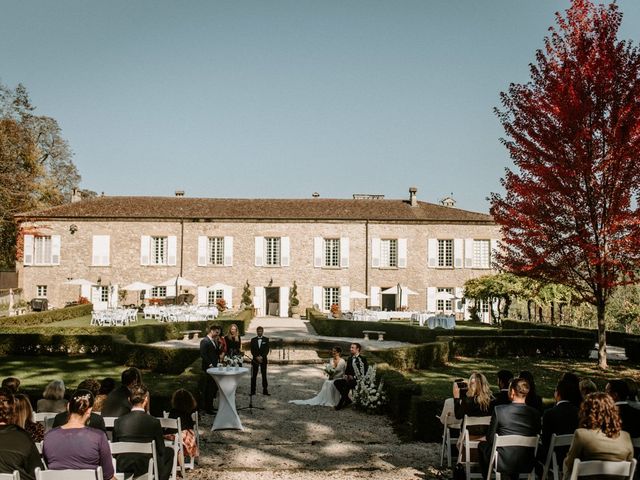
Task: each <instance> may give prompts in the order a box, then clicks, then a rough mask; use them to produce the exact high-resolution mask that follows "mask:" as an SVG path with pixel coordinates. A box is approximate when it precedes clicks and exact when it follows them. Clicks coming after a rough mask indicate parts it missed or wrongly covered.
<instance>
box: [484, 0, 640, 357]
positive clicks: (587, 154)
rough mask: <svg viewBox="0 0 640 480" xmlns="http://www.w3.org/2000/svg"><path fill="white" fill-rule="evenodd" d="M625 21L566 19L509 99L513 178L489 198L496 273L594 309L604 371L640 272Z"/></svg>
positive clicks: (637, 95) (602, 13)
mask: <svg viewBox="0 0 640 480" xmlns="http://www.w3.org/2000/svg"><path fill="white" fill-rule="evenodd" d="M621 20H622V14H621V13H620V12H619V11H618V8H617V6H616V5H615V4H610V5H594V4H593V3H592V2H591V1H588V0H573V2H572V4H571V6H570V8H569V9H568V10H567V11H566V12H565V14H564V15H562V14H560V13H557V14H556V23H557V25H556V26H555V27H552V28H550V29H549V32H550V33H549V36H548V37H546V38H545V41H544V49H542V50H539V51H538V52H537V54H536V61H535V63H534V64H532V65H531V67H530V70H531V79H530V81H529V82H528V83H525V84H511V85H510V86H509V90H508V91H507V92H503V93H502V94H501V103H502V108H498V109H496V113H497V115H498V117H499V119H500V121H501V123H502V125H503V127H504V130H505V134H506V135H505V138H503V139H502V140H501V141H502V143H503V144H504V145H505V146H506V148H507V150H508V151H509V154H510V156H511V158H512V160H513V161H514V163H515V168H514V169H513V170H509V169H507V171H506V175H505V178H503V179H502V185H503V186H504V188H505V191H506V192H505V194H504V195H500V194H497V193H493V194H492V195H491V213H492V214H493V216H494V218H495V220H496V222H497V223H498V224H499V225H500V226H501V230H502V235H503V244H502V246H503V249H502V251H501V253H500V254H499V255H498V257H497V261H498V263H499V264H500V265H502V266H503V267H504V268H505V269H507V270H510V271H512V272H515V273H518V274H522V275H527V276H530V277H533V278H537V279H541V280H546V281H552V282H557V283H561V284H565V285H568V286H570V287H573V288H574V289H575V290H576V291H577V292H578V293H579V294H580V295H581V296H582V298H583V299H584V300H585V301H587V302H589V303H591V304H593V305H594V306H595V307H596V310H597V317H598V318H597V320H598V342H599V345H600V346H599V350H598V364H599V366H600V367H601V368H606V367H607V357H606V335H605V310H606V305H607V300H608V299H609V298H610V295H611V293H612V291H613V289H615V287H616V286H618V285H621V284H625V283H630V282H634V281H635V278H634V273H635V272H637V271H638V267H639V266H640V228H639V220H640V211H639V210H638V200H639V198H638V197H639V192H640V55H639V52H638V49H637V47H635V46H634V45H633V44H632V43H631V42H628V41H622V40H618V38H617V36H618V29H619V27H620V23H621Z"/></svg>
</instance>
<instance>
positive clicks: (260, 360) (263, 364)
mask: <svg viewBox="0 0 640 480" xmlns="http://www.w3.org/2000/svg"><path fill="white" fill-rule="evenodd" d="M256 333H257V334H258V336H257V337H253V338H252V339H251V356H252V357H253V358H252V359H251V395H255V394H256V380H257V378H258V370H260V374H261V375H262V394H263V395H270V393H269V388H268V387H269V384H268V382H267V356H268V355H269V339H268V338H267V337H265V336H263V335H262V334H263V333H264V328H262V327H258V328H257V329H256Z"/></svg>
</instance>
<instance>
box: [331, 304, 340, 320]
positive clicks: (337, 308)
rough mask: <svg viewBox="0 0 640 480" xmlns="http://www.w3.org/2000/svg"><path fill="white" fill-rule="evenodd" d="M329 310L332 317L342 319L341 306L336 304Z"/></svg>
mask: <svg viewBox="0 0 640 480" xmlns="http://www.w3.org/2000/svg"><path fill="white" fill-rule="evenodd" d="M329 310H330V311H331V316H332V317H333V318H340V305H338V304H337V303H334V304H333V305H331V308H330V309H329Z"/></svg>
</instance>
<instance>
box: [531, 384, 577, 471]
mask: <svg viewBox="0 0 640 480" xmlns="http://www.w3.org/2000/svg"><path fill="white" fill-rule="evenodd" d="M554 398H555V400H556V404H555V406H553V407H551V408H549V409H548V410H547V411H545V412H544V414H543V415H542V435H541V436H540V443H541V445H540V447H539V448H538V461H539V462H540V463H542V464H543V465H544V462H545V461H546V460H547V453H548V452H549V444H550V443H551V435H553V434H554V433H555V434H556V435H567V434H572V433H573V432H575V431H576V428H578V407H577V406H576V405H574V404H573V403H571V402H570V401H569V400H568V399H569V398H571V385H570V384H569V382H568V380H565V379H564V377H563V378H561V379H560V381H559V382H558V384H557V385H556V391H555V394H554ZM568 451H569V447H561V448H558V449H556V458H557V460H558V465H562V462H564V457H565V456H566V455H567V452H568ZM540 474H542V471H540Z"/></svg>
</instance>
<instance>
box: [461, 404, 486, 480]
mask: <svg viewBox="0 0 640 480" xmlns="http://www.w3.org/2000/svg"><path fill="white" fill-rule="evenodd" d="M490 423H491V416H490V415H489V416H485V417H470V416H468V415H465V416H464V420H463V422H462V428H461V430H460V435H461V436H462V439H461V440H460V441H461V442H462V448H460V449H459V453H458V463H464V464H465V473H466V478H467V479H470V478H484V474H483V473H482V472H481V471H480V468H479V467H480V462H477V461H472V460H471V451H472V450H474V451H476V452H477V450H478V443H480V441H479V440H471V438H470V436H469V427H473V426H479V425H484V426H487V427H488V426H489V424H490ZM463 456H464V458H463ZM472 468H476V469H477V470H478V471H476V472H472V471H471V469H472Z"/></svg>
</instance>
